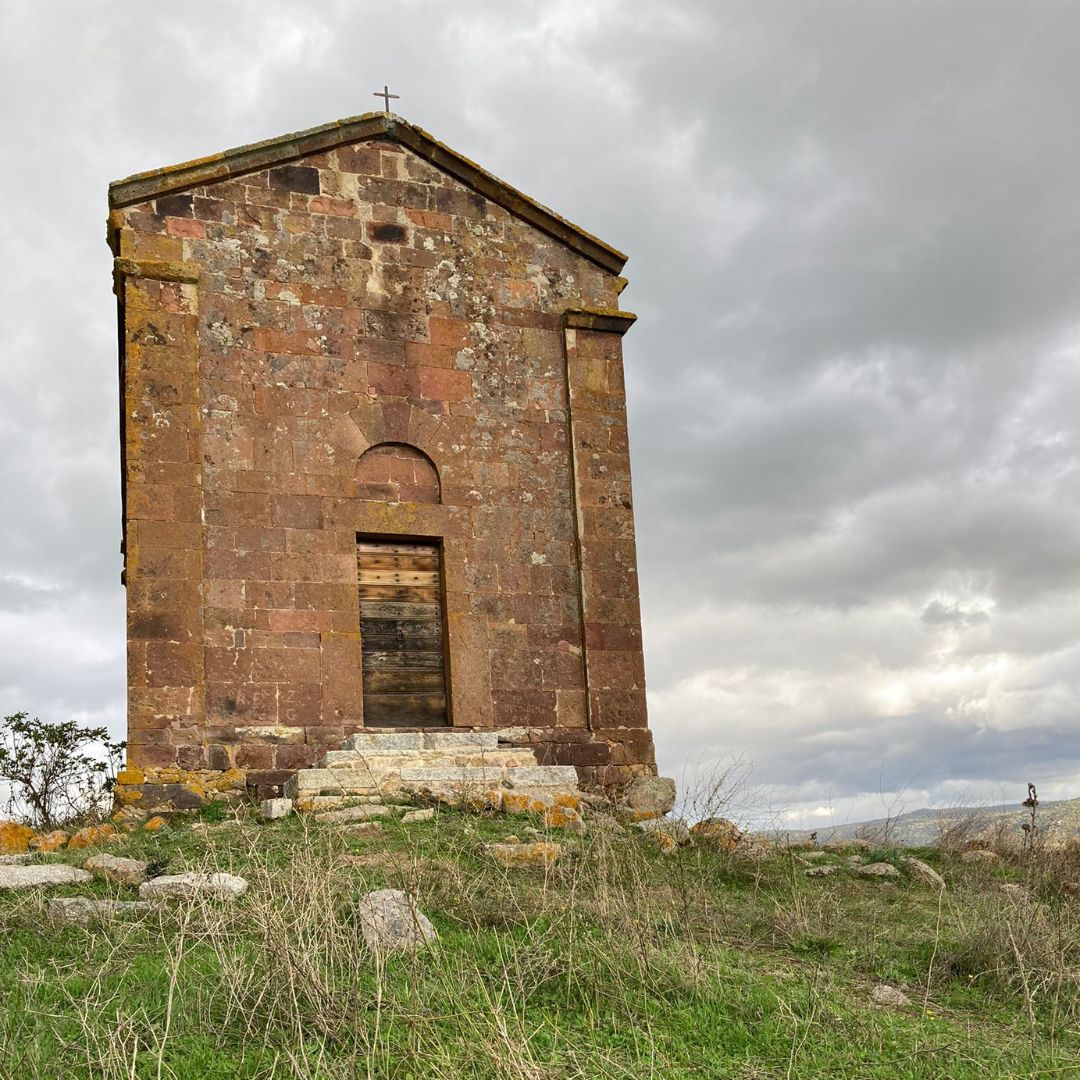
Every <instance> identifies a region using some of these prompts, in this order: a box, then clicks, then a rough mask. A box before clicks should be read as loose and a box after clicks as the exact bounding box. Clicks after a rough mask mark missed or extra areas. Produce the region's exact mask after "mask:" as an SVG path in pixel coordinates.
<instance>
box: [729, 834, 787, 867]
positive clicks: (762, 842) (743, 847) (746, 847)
mask: <svg viewBox="0 0 1080 1080" xmlns="http://www.w3.org/2000/svg"><path fill="white" fill-rule="evenodd" d="M777 850H778V849H777V846H776V844H775V842H774V841H772V840H770V839H769V838H768V837H767V836H753V835H751V834H750V833H743V838H742V839H741V840H740V841H739V846H738V847H737V848H736V849H735V851H734V852H733V854H734V855H735V856H737V857H738V858H740V859H748V860H749V861H750V862H764V860H765V859H768V858H771V857H772V856H773V855H775V854H776V852H777Z"/></svg>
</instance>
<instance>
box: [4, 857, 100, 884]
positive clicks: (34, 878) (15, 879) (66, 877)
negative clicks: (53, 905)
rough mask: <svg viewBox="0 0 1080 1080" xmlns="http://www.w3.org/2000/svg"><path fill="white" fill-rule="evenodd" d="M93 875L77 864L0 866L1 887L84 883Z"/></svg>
mask: <svg viewBox="0 0 1080 1080" xmlns="http://www.w3.org/2000/svg"><path fill="white" fill-rule="evenodd" d="M93 880H94V878H93V875H91V874H88V873H87V872H86V871H85V870H80V869H78V868H77V867H75V866H67V865H65V864H63V863H49V864H48V865H47V866H3V867H0V889H37V888H42V887H45V886H49V885H82V884H84V883H85V882H87V881H93Z"/></svg>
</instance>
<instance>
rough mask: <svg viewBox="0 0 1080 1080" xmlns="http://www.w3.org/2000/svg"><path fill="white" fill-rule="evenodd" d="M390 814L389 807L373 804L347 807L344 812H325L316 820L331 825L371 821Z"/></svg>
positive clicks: (317, 815)
mask: <svg viewBox="0 0 1080 1080" xmlns="http://www.w3.org/2000/svg"><path fill="white" fill-rule="evenodd" d="M389 813H390V807H389V806H383V805H382V804H381V803H372V804H371V805H370V806H346V807H345V809H344V810H324V811H323V812H322V813H319V814H316V815H315V820H316V821H326V822H330V823H331V824H336V823H338V822H348V821H370V820H371V819H372V818H377V817H387V816H388V815H389Z"/></svg>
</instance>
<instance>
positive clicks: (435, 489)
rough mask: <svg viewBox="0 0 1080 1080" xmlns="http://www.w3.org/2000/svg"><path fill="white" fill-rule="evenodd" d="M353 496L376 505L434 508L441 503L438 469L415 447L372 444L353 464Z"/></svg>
mask: <svg viewBox="0 0 1080 1080" xmlns="http://www.w3.org/2000/svg"><path fill="white" fill-rule="evenodd" d="M356 497H357V498H358V499H367V500H373V501H377V502H393V503H401V502H407V503H427V504H429V505H438V504H439V503H440V502H441V501H442V488H441V484H440V482H439V470H438V469H437V468H436V467H435V462H433V461H432V460H431V458H429V457H428V456H427V454H425V453H424V452H423V450H419V449H417V447H415V446H410V445H409V444H408V443H400V442H382V443H376V444H375V445H374V446H371V447H369V448H368V449H367V450H365V451H364V452H363V453H362V454H361V455H360V458H359V460H358V461H357V463H356Z"/></svg>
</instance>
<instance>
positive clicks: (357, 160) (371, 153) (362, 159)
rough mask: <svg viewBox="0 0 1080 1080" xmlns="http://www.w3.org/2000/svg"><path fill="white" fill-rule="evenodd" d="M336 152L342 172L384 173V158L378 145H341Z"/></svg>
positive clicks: (369, 174) (374, 174) (379, 174)
mask: <svg viewBox="0 0 1080 1080" xmlns="http://www.w3.org/2000/svg"><path fill="white" fill-rule="evenodd" d="M335 153H336V154H337V163H338V168H339V169H341V170H342V172H350V173H364V174H366V175H368V176H381V175H382V158H381V156H380V154H379V149H378V147H377V146H370V145H365V146H339V147H338V148H337V150H336V151H335Z"/></svg>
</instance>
